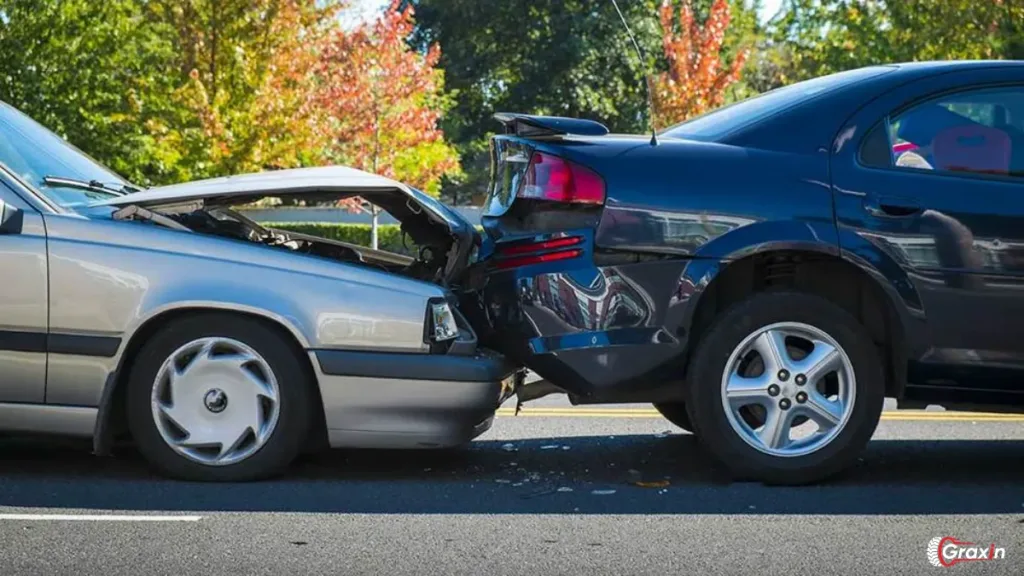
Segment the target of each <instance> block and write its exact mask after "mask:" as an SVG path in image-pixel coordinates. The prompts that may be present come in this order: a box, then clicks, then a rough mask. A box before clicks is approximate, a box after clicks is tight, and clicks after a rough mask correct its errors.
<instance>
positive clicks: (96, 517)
mask: <svg viewBox="0 0 1024 576" xmlns="http://www.w3.org/2000/svg"><path fill="white" fill-rule="evenodd" d="M202 518H203V517H202V516H116V515H113V514H0V520H21V521H35V520H46V521H57V522H61V521H67V522H198V521H200V520H202Z"/></svg>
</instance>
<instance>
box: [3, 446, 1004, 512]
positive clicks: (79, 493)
mask: <svg viewBox="0 0 1024 576" xmlns="http://www.w3.org/2000/svg"><path fill="white" fill-rule="evenodd" d="M564 447H568V448H564ZM1022 455H1024V441H894V440H876V441H874V442H872V443H871V444H870V446H869V448H868V450H867V451H866V453H865V454H864V456H863V459H862V461H861V462H860V463H859V464H858V465H857V466H856V467H854V469H852V470H850V471H849V472H847V473H845V474H844V475H842V476H841V477H839V478H836V479H835V480H833V481H831V482H829V483H827V484H824V485H819V486H810V487H803V488H773V487H766V486H762V485H760V484H756V483H734V482H730V481H729V479H728V477H726V476H725V475H723V474H722V473H721V472H720V471H719V470H718V469H717V468H716V466H714V464H713V463H712V462H710V461H709V460H708V458H707V457H706V456H705V455H704V454H703V453H702V452H701V451H700V450H699V448H698V446H697V443H696V440H695V438H694V437H693V436H690V435H685V434H679V435H672V436H668V437H664V438H660V437H652V436H650V435H632V436H617V437H608V436H600V437H571V438H550V439H530V440H520V441H514V442H499V441H479V442H475V443H473V444H472V445H471V446H469V447H467V448H463V449H459V450H451V451H441V452H438V451H423V452H378V451H360V452H346V451H332V452H328V453H325V454H322V455H317V456H312V457H306V458H305V459H303V460H302V461H301V462H298V463H296V465H295V467H294V468H293V470H292V471H291V472H290V473H289V474H288V475H287V476H286V477H284V478H280V479H277V480H273V481H267V482H258V483H249V484H192V483H184V482H174V481H168V480H164V479H162V478H159V477H157V476H156V475H154V474H153V473H152V472H150V471H149V470H148V468H147V467H146V465H145V463H144V462H143V461H142V460H141V459H140V458H139V456H138V455H137V454H134V453H132V452H128V453H126V454H121V455H120V456H118V457H117V458H97V457H94V456H92V455H90V454H89V451H88V447H87V446H85V445H80V444H67V443H56V442H41V441H13V440H12V441H4V442H0V460H2V462H3V464H2V469H0V506H14V507H41V508H53V509H68V510H70V509H98V510H111V511H127V510H133V511H139V510H159V511H211V512H212V511H229V512H230V511H237V512H296V513H318V512H345V513H367V514H549V513H576V514H795V515H810V514H830V515H833V514H868V515H880V514H887V515H892V514H896V515H899V514H1017V513H1021V512H1024V508H1022V503H1024V490H1022V486H1024V466H1021V462H1022ZM638 479H639V480H642V481H644V482H650V483H652V484H653V483H656V482H657V481H663V480H667V481H668V482H669V485H668V486H656V487H639V486H637V485H635V484H633V482H634V481H636V480H638ZM559 489H561V490H559ZM570 489H571V490H570ZM612 490H614V493H608V491H612ZM594 491H598V492H597V493H595V492H594Z"/></svg>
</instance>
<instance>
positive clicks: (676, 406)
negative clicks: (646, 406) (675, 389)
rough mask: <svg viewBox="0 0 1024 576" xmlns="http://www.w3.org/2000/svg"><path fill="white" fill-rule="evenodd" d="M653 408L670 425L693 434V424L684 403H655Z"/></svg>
mask: <svg viewBox="0 0 1024 576" xmlns="http://www.w3.org/2000/svg"><path fill="white" fill-rule="evenodd" d="M654 408H655V410H657V411H658V413H659V414H661V415H662V416H664V417H665V419H666V420H668V421H669V422H671V423H672V424H675V425H676V426H678V427H679V428H682V429H683V430H686V431H687V432H693V423H692V422H691V421H690V415H689V414H688V413H687V412H686V403H685V402H655V403H654Z"/></svg>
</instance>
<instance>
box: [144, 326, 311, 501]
mask: <svg viewBox="0 0 1024 576" xmlns="http://www.w3.org/2000/svg"><path fill="white" fill-rule="evenodd" d="M313 385H314V383H313V382H312V381H311V375H310V374H309V370H308V369H307V368H306V367H305V366H304V365H303V363H302V360H300V358H299V356H298V354H297V353H296V352H294V351H293V346H291V345H290V343H289V342H288V341H287V340H285V339H284V338H283V337H282V336H280V335H278V334H277V333H276V332H275V331H273V330H271V329H269V328H268V327H266V326H264V325H263V324H262V323H261V322H259V321H257V320H254V319H250V318H246V317H242V316H234V315H230V314H203V315H196V316H191V317H187V318H184V319H180V320H176V321H172V322H171V323H169V324H167V325H166V326H164V327H163V328H162V329H161V330H159V331H158V332H157V333H156V334H155V335H154V336H153V337H152V338H151V339H150V340H149V341H148V342H147V343H146V344H145V345H144V346H143V347H142V350H141V351H140V353H139V355H138V357H137V359H136V361H135V363H134V365H133V367H132V370H131V372H130V374H129V381H128V394H127V409H128V426H129V429H130V430H131V433H132V436H133V438H134V440H135V443H136V445H137V446H138V448H139V451H140V452H141V453H142V455H143V456H144V457H145V458H146V459H147V460H149V462H150V463H151V464H152V465H153V466H154V467H156V468H157V469H159V470H160V471H161V472H163V473H164V474H167V475H169V476H172V477H174V478H179V479H183V480H199V481H232V482H234V481H243V480H255V479H259V478H265V477H268V476H271V475H274V474H276V473H278V472H281V471H282V470H284V469H285V468H286V467H287V466H288V465H289V464H290V463H291V462H292V460H294V459H295V457H296V456H297V455H298V454H299V452H300V450H301V449H302V447H303V445H304V444H305V443H306V441H307V438H308V436H309V428H310V425H309V422H310V421H311V420H312V418H311V416H312V414H313V403H312V398H313V396H312V394H311V390H312V387H313Z"/></svg>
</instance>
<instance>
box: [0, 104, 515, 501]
mask: <svg viewBox="0 0 1024 576" xmlns="http://www.w3.org/2000/svg"><path fill="white" fill-rule="evenodd" d="M354 196H359V197H362V198H364V199H365V200H366V201H368V202H371V203H373V204H374V205H376V206H378V207H380V208H381V209H383V210H386V211H387V212H389V213H391V214H392V215H393V216H395V217H396V218H397V219H398V220H399V221H400V222H401V223H402V229H403V231H404V233H405V234H406V235H407V236H408V239H409V241H410V242H411V243H412V244H414V245H415V246H416V247H418V256H417V257H415V258H413V257H407V256H404V255H398V254H393V253H387V252H381V251H375V250H370V249H367V248H363V247H360V246H353V245H350V244H346V243H342V242H335V241H330V240H325V239H323V238H319V237H314V236H307V235H302V234H295V233H289V232H284V231H280V230H274V229H268V228H265V227H263V226H261V225H259V224H257V223H255V222H253V221H251V220H250V219H248V218H246V217H245V216H244V215H242V213H240V212H239V211H236V210H234V209H233V207H237V206H240V205H245V204H249V203H252V202H254V201H257V200H260V199H263V198H280V199H282V200H292V201H303V202H307V203H317V202H331V201H337V200H341V199H344V198H348V197H354ZM477 242H478V238H477V236H476V232H475V231H474V230H473V227H472V226H471V225H469V224H468V223H467V222H466V221H464V220H463V219H462V218H460V217H459V216H458V215H457V214H456V213H455V212H453V211H451V210H449V209H447V208H446V207H445V206H444V205H442V204H440V203H438V202H437V201H435V200H433V199H431V198H429V197H427V196H426V195H424V194H423V193H421V192H419V191H417V190H415V189H412V188H409V187H407V186H405V185H403V184H400V183H398V182H395V181H392V180H389V179H386V178H382V177H379V176H375V175H372V174H367V173H365V172H361V171H358V170H354V169H350V168H342V167H330V168H317V169H302V170H285V171H276V172H267V173H261V174H248V175H242V176H235V177H227V178H218V179H212V180H206V181H200V182H193V183H188V184H181V185H175V186H167V187H161V188H151V189H147V190H140V189H138V188H136V187H134V186H132V185H131V184H129V183H128V182H126V181H124V180H123V179H122V178H120V177H119V176H117V175H116V174H114V173H112V172H111V171H110V170H108V169H106V168H104V167H103V166H101V165H99V164H98V163H96V162H95V161H93V160H92V159H90V158H89V157H87V156H86V155H84V154H83V153H81V152H80V151H78V150H77V149H75V148H74V147H72V146H70V145H68V144H67V143H66V142H65V141H63V140H62V139H60V138H59V137H57V136H55V135H54V134H52V133H50V132H49V131H47V130H46V129H45V128H43V127H42V126H40V125H39V124H37V123H35V122H34V121H32V120H31V119H29V118H28V117H27V116H25V115H23V114H21V113H20V112H18V111H17V110H15V109H13V108H12V107H10V106H7V105H6V104H3V103H0V268H2V269H3V270H4V272H5V273H6V275H7V276H6V278H7V280H6V281H5V282H3V283H0V319H2V320H0V374H2V375H3V376H2V377H0V431H15V432H33V433H46V434H63V435H73V436H86V437H91V438H92V439H93V442H94V444H95V450H96V452H97V453H100V454H102V453H105V452H108V451H109V449H110V447H111V445H112V443H113V442H115V441H116V440H118V439H120V438H121V437H125V438H127V439H130V440H131V441H133V442H134V443H135V444H136V445H137V446H138V449H139V450H140V451H141V452H142V454H143V455H144V456H145V457H146V458H147V459H148V460H149V461H150V462H151V463H152V464H153V465H154V466H155V467H156V468H158V469H159V470H160V471H162V472H163V473H165V474H168V475H171V476H174V477H177V478H183V479H193V480H221V481H237V480H248V479H255V478H260V477H266V476H268V475H271V474H274V473H277V472H280V471H282V470H283V469H285V468H286V467H287V466H288V464H289V463H290V462H291V461H292V460H293V459H294V458H295V456H296V455H297V454H299V453H300V452H301V451H303V450H305V449H308V448H315V447H318V446H322V445H324V444H329V445H330V446H333V447H377V448H430V447H446V446H452V445H457V444H460V443H464V442H467V441H469V440H471V439H472V438H474V437H476V436H477V435H479V434H480V433H482V432H483V431H485V430H486V429H487V428H488V427H489V426H490V424H491V421H492V419H493V416H494V412H495V410H496V408H497V407H498V406H499V404H500V403H501V402H503V401H504V400H505V399H507V398H508V397H509V396H510V395H511V393H512V391H513V388H514V387H515V385H516V382H517V381H518V380H519V379H521V377H522V375H521V372H520V371H519V370H518V369H516V368H515V367H514V366H510V365H509V364H508V363H507V362H506V361H505V360H504V359H503V358H501V357H499V356H497V355H495V354H492V353H489V352H487V351H485V350H482V349H478V347H477V344H476V337H475V335H474V333H473V331H472V329H471V328H470V327H469V326H468V324H467V323H466V322H465V321H464V320H463V319H462V316H461V314H460V313H459V311H458V309H457V306H456V302H455V299H454V297H453V290H454V288H455V287H457V285H458V282H459V281H460V278H461V277H462V276H464V272H465V270H466V269H467V266H468V263H469V261H470V258H471V255H472V253H473V251H474V250H475V247H476V244H477Z"/></svg>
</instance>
